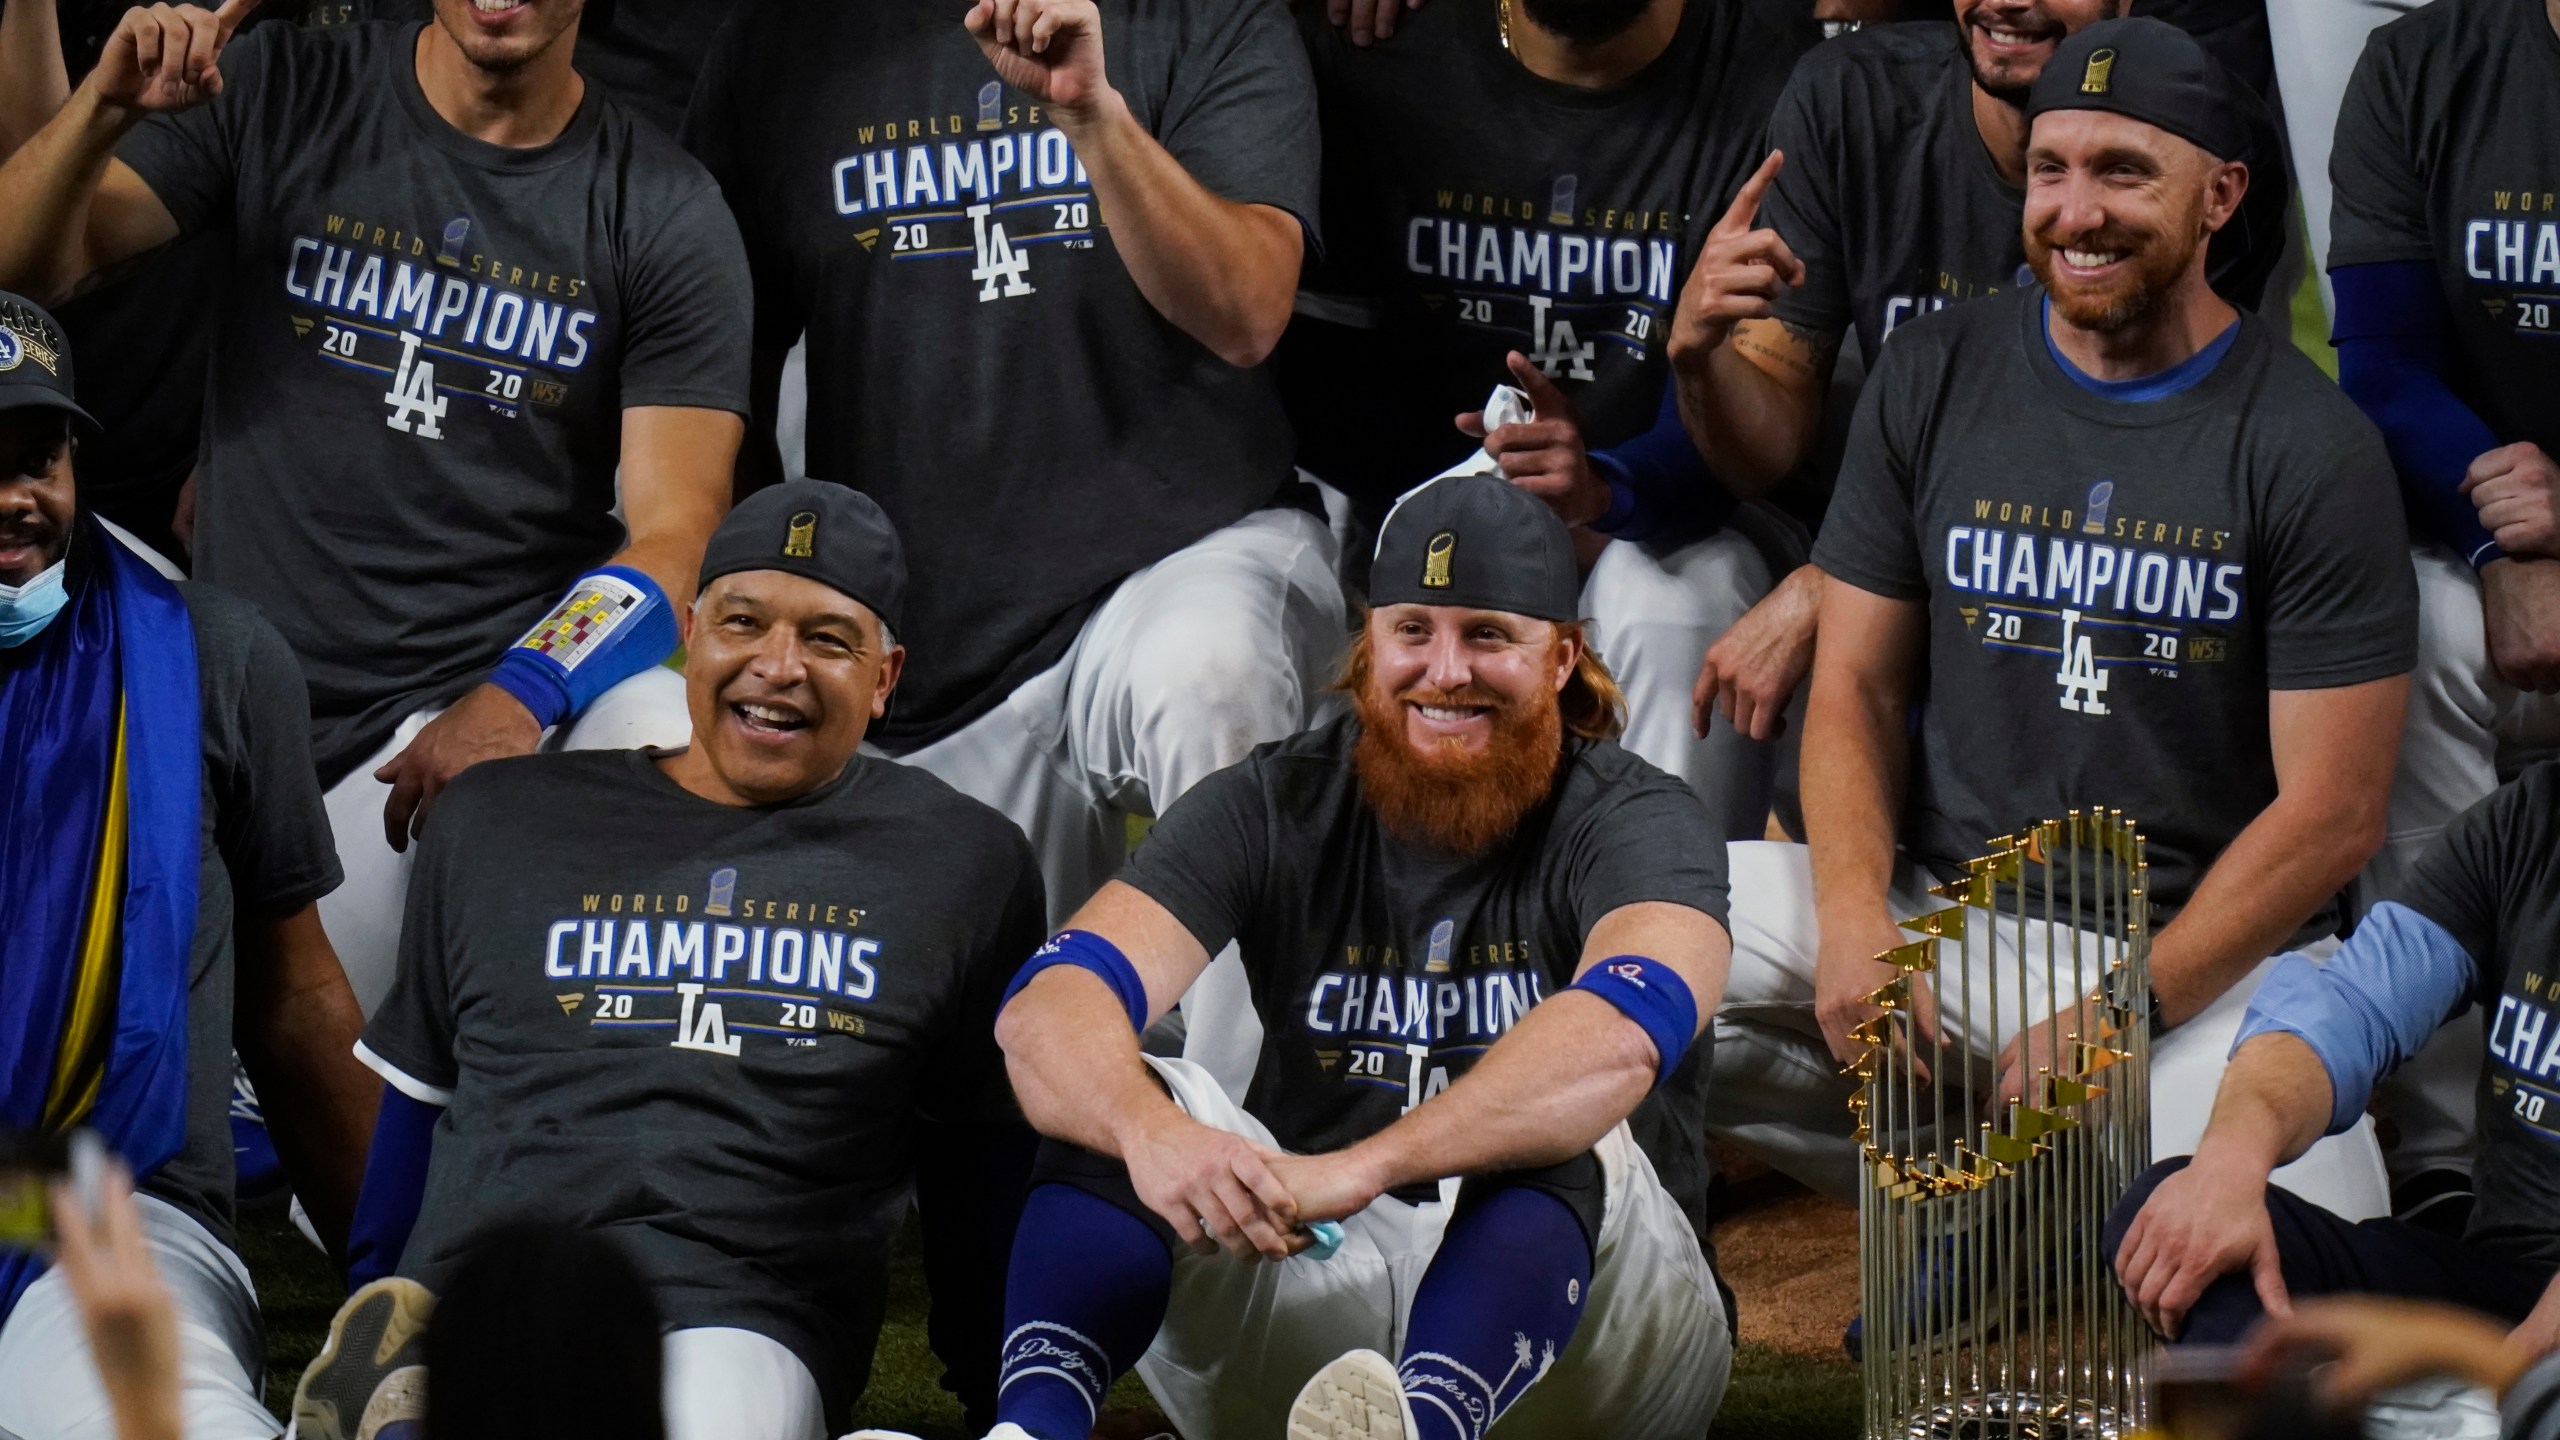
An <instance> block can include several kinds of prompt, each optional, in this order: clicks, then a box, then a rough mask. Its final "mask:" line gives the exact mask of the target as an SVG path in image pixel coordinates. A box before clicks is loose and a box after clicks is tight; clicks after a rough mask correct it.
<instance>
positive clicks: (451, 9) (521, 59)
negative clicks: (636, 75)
mask: <svg viewBox="0 0 2560 1440" xmlns="http://www.w3.org/2000/svg"><path fill="white" fill-rule="evenodd" d="M435 6H436V24H437V25H438V26H439V27H441V28H442V29H443V30H444V33H445V34H447V35H449V36H451V37H453V43H454V44H455V45H456V46H458V47H460V49H461V51H462V54H463V58H465V59H467V60H469V61H470V62H471V63H472V64H473V65H475V66H477V67H479V68H480V69H482V70H489V71H498V72H504V71H509V70H516V69H521V68H522V67H524V66H526V65H529V64H531V63H533V61H535V60H536V59H539V58H540V57H541V56H542V54H543V52H544V51H547V50H549V49H550V48H551V47H552V45H553V44H554V43H556V42H557V41H558V40H559V39H560V37H561V36H562V35H563V34H565V33H567V32H568V30H569V29H570V28H571V27H572V26H574V25H576V24H577V23H578V15H579V13H580V12H581V11H583V10H584V9H585V8H586V0H435Z"/></svg>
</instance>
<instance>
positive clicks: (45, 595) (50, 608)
mask: <svg viewBox="0 0 2560 1440" xmlns="http://www.w3.org/2000/svg"><path fill="white" fill-rule="evenodd" d="M62 573H63V562H62V561H60V560H56V561H54V562H53V564H52V565H51V566H49V567H47V568H46V569H45V570H44V571H43V572H42V573H41V574H39V575H37V576H36V578H34V579H33V580H30V581H28V582H27V583H26V584H24V585H0V650H6V649H9V648H11V647H13V646H18V645H23V644H25V643H26V642H28V641H29V640H32V639H34V638H35V637H36V636H38V635H40V634H42V633H43V632H44V627H46V626H47V625H50V624H52V623H53V617H54V616H56V615H59V614H61V613H62V607H63V606H65V605H67V604H69V603H71V592H70V591H68V590H65V589H63V588H62Z"/></svg>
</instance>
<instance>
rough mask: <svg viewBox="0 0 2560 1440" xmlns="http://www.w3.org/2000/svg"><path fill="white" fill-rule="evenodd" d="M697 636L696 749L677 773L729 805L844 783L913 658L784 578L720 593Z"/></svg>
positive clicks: (702, 615)
mask: <svg viewBox="0 0 2560 1440" xmlns="http://www.w3.org/2000/svg"><path fill="white" fill-rule="evenodd" d="M690 628H691V633H690V634H689V635H688V636H687V637H686V641H685V645H686V649H685V667H684V679H685V701H686V705H687V707H688V708H689V709H690V710H691V711H692V714H693V745H692V747H691V748H690V749H688V750H686V751H685V752H684V753H683V754H681V755H679V756H676V757H674V759H673V761H671V762H670V764H669V766H668V773H669V774H671V775H673V776H674V777H675V779H676V780H677V782H678V783H680V784H682V785H683V786H684V787H685V788H686V789H688V790H692V791H693V792H694V793H696V794H698V795H702V796H703V797H705V798H706V799H711V800H715V801H718V802H719V803H721V804H726V805H773V804H779V803H781V802H783V801H786V800H793V799H797V798H799V797H800V796H802V795H806V794H808V793H809V792H810V791H812V790H815V789H817V788H818V787H819V786H821V785H824V784H826V783H827V782H828V781H830V780H833V779H834V778H835V777H836V776H837V775H839V774H841V773H843V771H844V767H845V765H846V763H847V762H848V761H850V760H851V759H852V758H853V753H854V751H855V749H856V748H858V747H859V746H860V745H861V744H862V735H863V731H864V730H865V729H867V728H868V727H869V726H870V724H871V722H872V721H874V720H877V719H879V718H880V717H881V716H882V715H884V714H886V713H887V712H888V708H889V693H890V691H891V690H893V689H894V688H896V686H897V683H898V672H899V670H900V669H901V668H902V667H903V666H904V665H905V663H906V657H907V652H906V651H905V650H904V649H903V648H901V647H898V646H895V645H893V644H890V643H889V638H890V637H888V636H886V635H885V634H883V633H882V629H881V625H880V620H879V617H878V616H875V615H873V614H872V613H871V611H870V610H869V609H868V608H867V607H865V606H864V605H863V604H862V603H861V602H860V601H857V600H854V599H852V598H850V597H849V596H847V595H845V594H844V593H843V592H842V591H839V590H836V589H834V588H832V587H830V586H826V585H822V584H819V583H818V582H817V581H815V580H809V579H804V578H803V577H801V576H798V575H791V574H786V573H784V572H782V571H779V570H748V571H742V572H740V573H737V574H734V575H723V576H721V577H720V578H719V579H717V580H714V581H712V582H711V585H710V587H709V588H707V589H705V590H704V591H703V592H702V596H701V598H700V599H699V600H697V601H696V602H695V603H694V607H693V623H692V625H691V627H690Z"/></svg>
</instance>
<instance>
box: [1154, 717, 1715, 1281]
mask: <svg viewBox="0 0 2560 1440" xmlns="http://www.w3.org/2000/svg"><path fill="white" fill-rule="evenodd" d="M1359 734H1360V728H1359V722H1358V721H1357V720H1355V719H1351V718H1349V717H1345V718H1343V719H1340V720H1336V721H1334V722H1333V723H1332V724H1330V725H1325V726H1321V727H1319V728H1317V729H1314V730H1309V731H1305V732H1303V733H1301V734H1299V735H1296V736H1293V737H1292V738H1290V739H1287V740H1281V741H1276V742H1274V743H1272V744H1268V745H1264V746H1262V747H1260V748H1258V749H1256V750H1255V751H1254V752H1253V753H1252V754H1251V755H1248V756H1247V757H1245V758H1244V759H1243V760H1242V761H1240V762H1239V763H1237V764H1235V765H1231V766H1229V767H1228V768H1226V769H1224V770H1221V771H1219V772H1218V773H1217V774H1215V775H1212V776H1210V777H1209V778H1208V779H1206V780H1203V781H1201V782H1200V783H1199V784H1198V785H1195V786H1193V787H1192V788H1191V789H1190V790H1189V791H1188V792H1186V793H1185V794H1184V795H1183V797H1182V798H1181V799H1180V800H1177V801H1175V802H1174V804H1173V806H1172V808H1171V809H1169V810H1167V811H1166V812H1165V816H1164V818H1163V819H1162V820H1159V821H1158V822H1156V826H1155V828H1154V829H1153V830H1151V831H1150V832H1148V835H1147V838H1146V842H1145V843H1144V844H1142V845H1141V846H1139V848H1138V853H1137V854H1136V855H1135V856H1134V857H1132V858H1131V860H1130V862H1129V865H1128V868H1127V869H1125V870H1123V871H1122V872H1121V873H1120V878H1121V879H1122V880H1124V881H1127V882H1128V883H1129V884H1131V885H1133V886H1135V887H1137V888H1138V889H1139V890H1141V891H1143V892H1145V893H1146V894H1147V895H1148V896H1149V897H1150V898H1152V899H1154V900H1155V901H1156V902H1157V903H1158V904H1160V905H1162V906H1164V907H1165V908H1166V909H1167V910H1170V911H1172V912H1173V915H1174V917H1175V918H1176V919H1178V920H1180V921H1181V922H1182V923H1183V925H1184V926H1185V927H1186V928H1188V929H1189V930H1190V931H1191V934H1192V936H1193V938H1195V939H1197V940H1198V941H1199V942H1200V943H1201V945H1202V946H1203V947H1205V948H1206V949H1207V950H1208V951H1209V953H1211V954H1213V955H1214V954H1216V953H1217V952H1218V951H1219V950H1221V949H1223V948H1224V947H1225V946H1226V944H1227V942H1228V941H1230V940H1232V941H1234V942H1235V943H1236V947H1237V950H1238V951H1239V953H1240V954H1241V955H1242V957H1243V960H1244V967H1245V974H1246V976H1247V977H1248V979H1249V980H1250V982H1251V985H1252V990H1253V1008H1254V1011H1255V1013H1256V1014H1258V1015H1259V1016H1261V1018H1262V1027H1263V1039H1262V1058H1261V1061H1260V1063H1259V1064H1258V1065H1257V1067H1256V1068H1255V1070H1254V1076H1253V1085H1252V1088H1251V1089H1250V1090H1248V1091H1247V1092H1246V1094H1245V1100H1244V1105H1245V1109H1246V1110H1247V1111H1249V1112H1251V1113H1252V1114H1253V1116H1254V1117H1255V1118H1257V1119H1259V1120H1261V1121H1262V1123H1264V1124H1265V1125H1268V1126H1270V1127H1271V1133H1272V1135H1273V1137H1274V1138H1276V1139H1277V1140H1278V1141H1279V1142H1280V1144H1281V1145H1282V1146H1283V1147H1285V1148H1287V1149H1290V1150H1294V1151H1299V1152H1301V1153H1318V1152H1323V1151H1330V1150H1336V1149H1340V1148H1341V1147H1343V1146H1346V1145H1349V1144H1352V1143H1353V1142H1355V1141H1358V1140H1361V1139H1365V1138H1366V1137H1368V1136H1370V1135H1374V1134H1376V1133H1377V1132H1378V1131H1380V1130H1383V1129H1385V1128H1386V1127H1387V1126H1388V1125H1390V1124H1393V1123H1394V1122H1395V1120H1396V1118H1397V1117H1398V1116H1400V1115H1402V1114H1404V1113H1405V1112H1406V1111H1407V1110H1410V1109H1412V1108H1413V1107H1414V1106H1415V1105H1416V1104H1419V1103H1420V1102H1422V1101H1423V1100H1427V1099H1429V1098H1430V1097H1432V1096H1434V1095H1437V1094H1439V1093H1440V1092H1441V1091H1442V1090H1444V1089H1447V1088H1448V1086H1449V1083H1450V1082H1451V1081H1453V1080H1455V1079H1456V1078H1457V1077H1458V1076H1460V1075H1463V1074H1465V1073H1466V1072H1467V1070H1468V1068H1469V1067H1470V1066H1472V1065H1474V1064H1475V1062H1476V1059H1477V1057H1478V1056H1480V1055H1482V1054H1483V1053H1484V1052H1485V1050H1486V1048H1487V1047H1488V1046H1490V1045H1492V1044H1493V1043H1494V1042H1495V1041H1497V1040H1499V1039H1501V1038H1502V1037H1503V1036H1504V1035H1505V1034H1507V1033H1509V1031H1510V1029H1511V1027H1512V1026H1513V1025H1515V1024H1517V1023H1519V1020H1520V1017H1521V1016H1522V1015H1523V1014H1525V1013H1526V1012H1527V1011H1528V1009H1529V1007H1530V1006H1532V1005H1535V1004H1537V1003H1538V1002H1539V1001H1541V1000H1543V999H1545V998H1546V997H1548V996H1550V995H1553V994H1554V993H1556V991H1558V990H1559V989H1562V988H1563V987H1565V986H1567V985H1570V984H1572V983H1573V976H1574V972H1575V970H1576V969H1578V968H1579V967H1580V965H1581V963H1582V948H1583V942H1584V941H1585V940H1586V939H1587V938H1589V936H1590V934H1591V927H1592V926H1593V925H1596V924H1598V923H1599V921H1600V918H1601V917H1602V916H1604V915H1607V914H1608V913H1609V912H1610V911H1612V910H1616V909H1618V908H1619V907H1621V906H1625V905H1633V904H1637V903H1639V902H1641V901H1647V900H1659V901H1665V902H1667V903H1670V904H1674V905H1686V906H1688V907H1690V908H1691V909H1693V910H1697V911H1700V912H1701V913H1703V914H1706V915H1708V916H1710V917H1712V918H1713V919H1714V920H1715V921H1716V923H1717V924H1719V925H1721V924H1724V923H1725V859H1724V841H1723V839H1722V837H1721V836H1720V835H1718V834H1717V832H1716V828H1715V826H1714V825H1713V824H1712V823H1711V822H1710V821H1709V819H1708V817H1707V813H1706V811H1705V809H1704V808H1703V807H1702V806H1700V805H1699V803H1698V797H1697V796H1696V795H1694V794H1692V793H1691V792H1690V790H1689V787H1687V786H1686V785H1683V784H1681V783H1680V782H1679V781H1677V780H1674V779H1672V778H1671V777H1670V776H1668V775H1666V774H1664V773H1662V772H1661V771H1659V770H1656V769H1655V768H1653V767H1652V766H1651V765H1648V764H1646V763H1645V762H1644V761H1642V760H1639V759H1637V758H1636V757H1635V756H1633V755H1630V754H1628V753H1627V752H1626V751H1625V750H1623V749H1621V748H1619V747H1618V746H1617V745H1616V744H1614V743H1611V742H1605V741H1603V742H1593V741H1582V740H1571V739H1568V740H1567V741H1566V747H1565V754H1564V758H1563V761H1562V763H1561V764H1560V765H1559V767H1558V769H1557V772H1556V783H1555V787H1554V789H1553V791H1552V792H1551V793H1550V794H1549V796H1548V798H1547V799H1546V801H1545V802H1543V803H1542V804H1540V805H1539V806H1538V807H1537V808H1535V809H1533V810H1531V811H1530V812H1529V814H1528V816H1527V817H1526V818H1525V819H1523V820H1522V821H1521V823H1520V827H1519V829H1518V830H1517V831H1515V832H1514V833H1513V835H1512V837H1511V839H1510V840H1509V841H1507V842H1506V843H1504V844H1503V845H1501V846H1499V847H1497V848H1496V849H1495V851H1494V852H1493V853H1492V854H1490V855H1487V856H1484V857H1481V858H1478V859H1474V860H1464V859H1458V858H1455V857H1452V856H1449V855H1446V854H1442V853H1439V852H1436V851H1433V850H1430V849H1428V848H1426V847H1422V846H1417V845H1413V844H1410V843H1408V842H1406V841H1404V840H1401V839H1399V838H1397V837H1396V836H1395V835H1394V834H1392V833H1390V832H1389V831H1388V830H1387V829H1386V828H1385V827H1384V826H1382V825H1381V824H1379V822H1378V818H1377V814H1376V812H1374V811H1373V810H1371V809H1370V808H1369V805H1368V802H1367V801H1366V800H1365V799H1363V798H1362V796H1361V791H1360V779H1359V774H1358V772H1357V770H1355V769H1354V767H1353V764H1352V749H1353V746H1354V745H1355V744H1356V743H1357V741H1358V739H1359ZM1707 1050H1708V1044H1707V1040H1706V1038H1705V1037H1704V1036H1701V1037H1700V1038H1699V1040H1698V1043H1697V1045H1696V1046H1695V1047H1694V1048H1693V1049H1692V1050H1691V1051H1690V1053H1689V1055H1688V1058H1686V1059H1685V1060H1683V1061H1682V1062H1681V1063H1680V1067H1679V1068H1678V1069H1677V1070H1675V1071H1673V1072H1672V1075H1671V1079H1670V1080H1669V1082H1668V1083H1666V1084H1664V1085H1663V1086H1662V1087H1661V1088H1659V1089H1657V1090H1656V1091H1654V1093H1653V1094H1652V1095H1650V1096H1648V1097H1646V1099H1645V1101H1644V1103H1643V1104H1642V1105H1640V1106H1638V1107H1637V1109H1636V1112H1635V1114H1634V1115H1633V1116H1631V1117H1630V1119H1629V1125H1630V1128H1631V1129H1633V1131H1634V1133H1635V1137H1636V1140H1637V1142H1638V1143H1639V1144H1641V1145H1642V1146H1643V1147H1644V1149H1645V1153H1646V1154H1647V1155H1648V1156H1649V1157H1650V1158H1651V1159H1652V1161H1653V1166H1654V1169H1655V1170H1656V1171H1657V1172H1658V1173H1659V1174H1660V1175H1661V1177H1662V1183H1663V1185H1664V1187H1665V1188H1666V1189H1668V1190H1669V1191H1670V1193H1671V1195H1672V1198H1673V1199H1675V1200H1677V1201H1678V1202H1679V1204H1680V1206H1681V1208H1682V1210H1684V1211H1685V1212H1687V1214H1688V1216H1689V1222H1690V1224H1691V1225H1692V1226H1694V1227H1696V1229H1697V1232H1698V1234H1699V1236H1700V1237H1702V1238H1703V1237H1704V1236H1705V1235H1706V1233H1707V1224H1706V1200H1707V1195H1706V1191H1707V1178H1708V1170H1707V1163H1706V1139H1705V1137H1706V1087H1707V1072H1708V1064H1707Z"/></svg>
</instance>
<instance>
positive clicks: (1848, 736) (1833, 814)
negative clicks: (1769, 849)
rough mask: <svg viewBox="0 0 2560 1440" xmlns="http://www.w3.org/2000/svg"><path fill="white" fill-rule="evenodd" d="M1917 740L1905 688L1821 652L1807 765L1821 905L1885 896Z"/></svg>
mask: <svg viewBox="0 0 2560 1440" xmlns="http://www.w3.org/2000/svg"><path fill="white" fill-rule="evenodd" d="M1909 747H1910V741H1909V738H1908V736H1907V734H1906V733H1905V731H1904V726H1903V704H1902V701H1901V698H1900V697H1899V696H1898V695H1897V694H1895V693H1893V692H1891V691H1890V690H1888V689H1886V688H1884V687H1880V686H1877V685H1874V684H1871V683H1868V682H1867V681H1865V680H1862V679H1861V678H1860V677H1858V676H1855V675H1850V674H1845V673H1842V672H1841V669H1840V668H1839V667H1826V666H1824V665H1823V664H1822V663H1821V661H1820V659H1819V658H1818V656H1817V659H1816V661H1815V665H1814V691H1813V695H1812V698H1811V699H1810V701H1809V702H1808V703H1807V706H1806V720H1805V733H1804V757H1803V763H1802V766H1801V772H1802V774H1803V777H1804V779H1803V790H1804V825H1805V838H1806V840H1807V841H1808V842H1809V844H1808V847H1807V848H1808V849H1809V850H1810V851H1811V857H1810V858H1811V860H1812V863H1813V892H1814V903H1815V906H1816V908H1817V910H1818V911H1823V912H1829V911H1832V910H1834V909H1835V907H1845V906H1863V907H1880V906H1882V905H1883V904H1884V897H1885V892H1886V891H1887V890H1888V889H1890V888H1891V886H1892V883H1893V837H1894V817H1895V815H1897V814H1898V813H1900V811H1901V807H1902V783H1903V775H1902V772H1903V767H1904V766H1905V764H1907V763H1908V758H1909Z"/></svg>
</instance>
